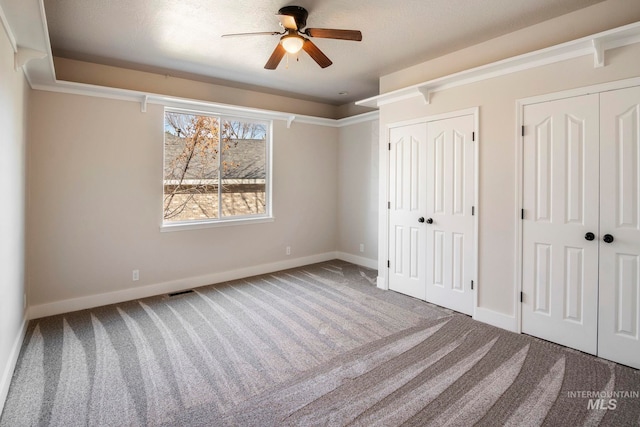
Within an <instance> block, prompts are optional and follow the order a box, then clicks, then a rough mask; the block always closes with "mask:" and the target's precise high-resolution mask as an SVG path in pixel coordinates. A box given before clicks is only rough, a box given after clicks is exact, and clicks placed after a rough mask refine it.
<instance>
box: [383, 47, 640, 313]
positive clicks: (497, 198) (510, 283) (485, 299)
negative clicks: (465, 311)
mask: <svg viewBox="0 0 640 427" xmlns="http://www.w3.org/2000/svg"><path fill="white" fill-rule="evenodd" d="M606 63H607V66H606V67H603V68H594V67H593V57H592V56H590V55H587V56H583V57H580V58H576V59H572V60H568V61H564V62H560V63H557V64H552V65H547V66H544V67H539V68H535V69H532V70H528V71H523V72H519V73H515V74H510V75H507V76H504V77H499V78H494V79H490V80H485V81H483V82H479V83H475V84H470V85H466V86H461V87H457V88H454V89H449V90H446V91H442V92H437V93H434V94H433V95H432V97H431V104H430V105H425V104H424V101H423V100H422V99H421V98H413V99H411V100H407V101H403V102H398V103H394V104H390V105H385V106H383V107H382V108H381V109H380V122H381V126H382V128H383V129H384V128H385V127H386V126H387V125H389V124H391V123H394V122H399V121H403V120H408V119H414V118H420V117H425V116H430V115H435V114H439V113H443V112H449V111H456V110H461V109H465V108H469V107H475V106H479V107H480V142H479V144H480V147H479V150H480V183H479V185H480V189H479V193H480V194H479V196H480V206H479V266H478V267H479V277H478V282H479V283H478V285H479V286H478V289H479V302H478V304H479V307H482V308H486V309H490V310H493V311H496V312H499V313H503V314H506V315H509V316H512V315H513V314H514V304H513V301H514V275H515V239H516V234H515V233H516V221H517V219H516V208H517V205H518V203H517V201H516V199H515V191H516V180H517V176H516V165H515V153H516V151H515V144H516V142H517V139H516V134H517V133H516V100H517V99H521V98H525V97H530V96H535V95H541V94H546V93H553V92H558V91H563V90H567V89H573V88H579V87H584V86H588V85H593V84H597V83H604V82H610V81H615V80H621V79H625V78H631V77H638V76H640V44H635V45H631V46H627V47H624V48H619V49H615V50H612V51H608V52H607V57H606ZM382 139H383V141H381V144H382V143H384V138H382ZM384 149H385V147H384V146H381V149H380V150H381V151H380V153H384V152H385V150H384ZM381 155H382V154H381Z"/></svg>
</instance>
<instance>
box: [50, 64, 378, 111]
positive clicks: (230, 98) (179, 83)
mask: <svg viewBox="0 0 640 427" xmlns="http://www.w3.org/2000/svg"><path fill="white" fill-rule="evenodd" d="M54 64H55V69H56V78H57V79H58V80H63V81H70V82H77V83H86V84H92V85H97V86H105V87H113V88H119V89H129V90H136V91H141V92H148V93H154V94H162V95H170V96H176V97H181V98H188V99H197V100H202V101H209V102H216V103H221V104H229V105H236V106H243V107H250V108H261V109H265V110H274V111H281V112H285V113H294V114H303V115H307V116H316V117H325V118H330V119H339V118H343V117H346V116H347V115H353V114H357V113H361V112H363V111H365V112H366V111H367V110H366V109H363V108H362V107H348V106H345V107H338V106H335V105H330V104H324V103H321V102H313V101H307V100H302V99H296V98H291V97H287V96H281V95H274V94H269V93H265V92H259V91H253V90H247V89H238V88H233V87H228V86H221V85H218V84H212V83H207V82H201V81H195V80H188V79H184V78H180V77H173V76H165V75H161V74H155V73H148V72H143V71H136V70H130V69H126V68H118V67H110V66H107V65H100V64H93V63H89V62H82V61H75V60H71V59H65V58H54Z"/></svg>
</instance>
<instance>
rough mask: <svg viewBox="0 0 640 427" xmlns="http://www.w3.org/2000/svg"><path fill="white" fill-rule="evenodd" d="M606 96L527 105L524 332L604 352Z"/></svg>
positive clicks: (575, 346) (588, 96)
mask: <svg viewBox="0 0 640 427" xmlns="http://www.w3.org/2000/svg"><path fill="white" fill-rule="evenodd" d="M598 111H599V110H598V95H597V94H594V95H586V96H580V97H574V98H568V99H561V100H557V101H549V102H544V103H539V104H532V105H527V106H525V107H524V111H523V114H524V117H523V118H524V125H525V136H524V150H523V154H524V156H523V159H524V160H523V162H524V164H523V171H524V174H523V184H524V187H523V208H524V220H523V222H522V230H523V240H522V242H523V247H522V254H523V263H522V270H523V271H522V288H523V292H524V299H523V304H522V331H523V332H524V333H527V334H530V335H534V336H537V337H540V338H544V339H546V340H549V341H553V342H556V343H559V344H563V345H566V346H569V347H573V348H576V349H578V350H582V351H584V352H587V353H591V354H596V350H597V339H598V336H597V332H598V191H599V187H598V186H599V179H598V169H599V168H598V158H599V149H598V137H599V115H598Z"/></svg>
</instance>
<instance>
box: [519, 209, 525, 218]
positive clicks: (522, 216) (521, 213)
mask: <svg viewBox="0 0 640 427" xmlns="http://www.w3.org/2000/svg"><path fill="white" fill-rule="evenodd" d="M520 219H524V209H520Z"/></svg>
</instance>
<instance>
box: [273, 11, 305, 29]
mask: <svg viewBox="0 0 640 427" xmlns="http://www.w3.org/2000/svg"><path fill="white" fill-rule="evenodd" d="M278 15H287V16H292V17H293V19H294V20H295V21H296V25H297V26H298V30H301V29H303V28H304V27H306V26H307V17H308V16H309V12H307V9H305V8H304V7H300V6H285V7H283V8H281V9H280V10H279V11H278Z"/></svg>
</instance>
